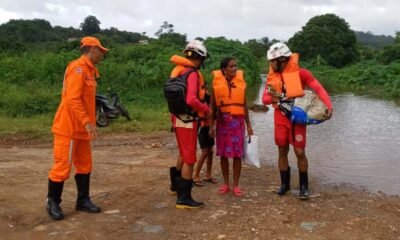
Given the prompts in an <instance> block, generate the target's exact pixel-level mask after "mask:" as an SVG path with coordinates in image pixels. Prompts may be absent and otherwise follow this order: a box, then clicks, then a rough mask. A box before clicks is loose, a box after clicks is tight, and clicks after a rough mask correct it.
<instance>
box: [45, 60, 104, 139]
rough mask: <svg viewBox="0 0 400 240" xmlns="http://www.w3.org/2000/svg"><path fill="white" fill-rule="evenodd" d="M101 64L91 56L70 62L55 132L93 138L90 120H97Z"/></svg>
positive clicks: (69, 135) (75, 136) (57, 114)
mask: <svg viewBox="0 0 400 240" xmlns="http://www.w3.org/2000/svg"><path fill="white" fill-rule="evenodd" d="M98 76H99V73H98V71H97V68H96V67H95V66H94V64H93V63H92V62H91V61H90V59H89V58H88V57H86V56H85V55H82V56H81V57H80V58H78V59H76V60H74V61H72V62H70V63H69V64H68V67H67V69H66V70H65V75H64V81H63V89H62V96H61V103H60V105H59V106H58V110H57V112H56V115H55V117H54V121H53V126H52V129H51V130H52V132H53V133H55V134H59V135H63V136H66V137H71V138H74V139H83V140H90V137H89V134H88V133H87V131H86V129H85V125H86V124H87V123H91V124H93V125H95V124H96V85H97V83H96V77H98Z"/></svg>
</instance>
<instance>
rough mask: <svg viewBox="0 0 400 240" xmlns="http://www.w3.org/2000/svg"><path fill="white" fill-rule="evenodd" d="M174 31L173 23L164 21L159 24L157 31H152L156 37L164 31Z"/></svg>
mask: <svg viewBox="0 0 400 240" xmlns="http://www.w3.org/2000/svg"><path fill="white" fill-rule="evenodd" d="M173 32H174V25H173V24H170V23H168V22H167V21H164V22H163V24H162V25H161V26H160V28H159V29H158V31H157V32H155V33H154V35H156V36H157V37H160V36H161V35H162V34H165V33H173Z"/></svg>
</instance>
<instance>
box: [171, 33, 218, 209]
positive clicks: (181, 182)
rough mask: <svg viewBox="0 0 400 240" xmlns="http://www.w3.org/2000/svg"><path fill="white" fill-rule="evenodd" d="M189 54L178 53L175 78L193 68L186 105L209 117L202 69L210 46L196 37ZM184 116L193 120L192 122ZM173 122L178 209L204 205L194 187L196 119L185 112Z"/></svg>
mask: <svg viewBox="0 0 400 240" xmlns="http://www.w3.org/2000/svg"><path fill="white" fill-rule="evenodd" d="M183 52H184V54H185V57H181V56H177V55H174V56H172V58H171V62H172V63H174V64H175V65H176V66H175V68H174V69H173V70H172V73H171V77H176V76H180V75H183V74H185V73H186V72H187V71H190V70H191V69H196V71H194V72H192V73H190V74H189V75H188V77H187V88H186V104H187V105H188V106H190V108H191V109H192V111H194V112H197V113H199V112H202V113H203V114H204V116H206V118H208V115H209V112H210V108H209V107H208V105H207V104H206V103H202V100H203V99H204V79H203V76H202V74H201V72H200V71H199V70H198V69H199V68H200V66H201V65H202V64H203V61H204V60H205V59H206V58H207V57H208V53H207V49H206V48H205V46H204V45H203V42H201V41H198V40H194V41H192V42H189V43H188V44H187V45H186V47H185V49H184V51H183ZM181 119H186V120H192V121H190V122H188V123H185V122H183V121H182V120H181ZM172 123H173V128H174V132H175V135H176V140H177V143H178V147H179V158H178V161H177V163H176V167H171V168H170V179H171V191H173V192H174V191H176V192H177V200H176V208H181V209H183V208H199V207H203V206H204V203H203V202H198V201H195V200H193V198H192V195H191V193H192V187H193V177H192V176H193V165H194V164H195V163H196V161H197V159H196V148H197V122H196V118H194V117H192V116H190V115H185V114H184V116H179V118H178V117H176V116H174V115H172Z"/></svg>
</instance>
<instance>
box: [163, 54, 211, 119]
mask: <svg viewBox="0 0 400 240" xmlns="http://www.w3.org/2000/svg"><path fill="white" fill-rule="evenodd" d="M171 62H172V63H174V64H175V65H176V66H175V67H174V69H172V72H171V75H170V77H171V78H174V77H178V76H180V75H181V74H182V73H183V72H184V71H185V70H186V69H187V68H194V65H193V63H192V61H190V60H189V59H187V58H185V57H181V56H178V55H174V56H172V57H171ZM196 71H197V74H198V75H199V81H198V85H197V86H198V91H197V97H198V98H199V99H200V101H204V95H205V93H206V89H205V87H204V77H203V74H201V72H200V71H199V70H196ZM197 115H198V116H199V117H201V116H203V117H204V116H205V115H204V113H202V112H198V113H197Z"/></svg>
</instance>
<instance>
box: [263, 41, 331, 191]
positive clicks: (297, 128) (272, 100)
mask: <svg viewBox="0 0 400 240" xmlns="http://www.w3.org/2000/svg"><path fill="white" fill-rule="evenodd" d="M267 58H268V60H269V61H270V70H269V73H268V77H267V84H266V88H265V91H264V94H263V98H262V101H263V103H264V104H266V105H267V104H273V106H274V108H275V111H274V128H275V144H276V145H277V146H278V150H279V157H278V165H279V171H280V175H281V187H280V189H278V190H277V191H276V192H275V193H276V194H278V195H280V196H281V195H284V194H285V193H286V192H287V191H289V190H290V167H289V162H288V153H289V144H292V145H293V149H294V153H295V154H296V157H297V164H298V168H299V185H300V191H299V198H301V199H308V197H309V191H308V174H307V170H308V160H307V157H306V154H305V150H304V149H305V147H306V125H300V124H292V123H291V122H290V120H289V119H288V118H287V117H286V116H285V115H284V114H283V113H282V112H281V111H280V110H279V109H278V108H277V104H278V102H279V100H280V99H279V98H278V97H277V96H276V95H275V94H278V95H281V96H282V95H284V97H285V98H295V97H301V96H303V89H304V87H306V86H307V87H309V88H311V89H313V90H314V91H315V93H317V94H318V96H319V97H320V98H321V100H322V101H323V102H324V103H325V105H326V106H327V108H328V117H329V118H330V117H331V116H332V103H331V101H330V99H329V96H328V94H327V92H326V91H325V89H324V88H323V87H322V86H321V84H320V83H319V82H318V80H317V79H315V78H314V77H313V75H312V74H311V72H310V71H308V70H307V69H304V68H300V66H299V64H298V58H299V56H298V54H296V53H293V54H292V52H291V51H290V49H289V48H288V47H287V46H286V45H285V44H283V43H276V44H274V45H272V46H271V47H270V48H269V50H268V53H267ZM268 86H270V87H271V88H272V89H273V90H274V91H275V92H276V93H272V92H270V91H269V90H268Z"/></svg>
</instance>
